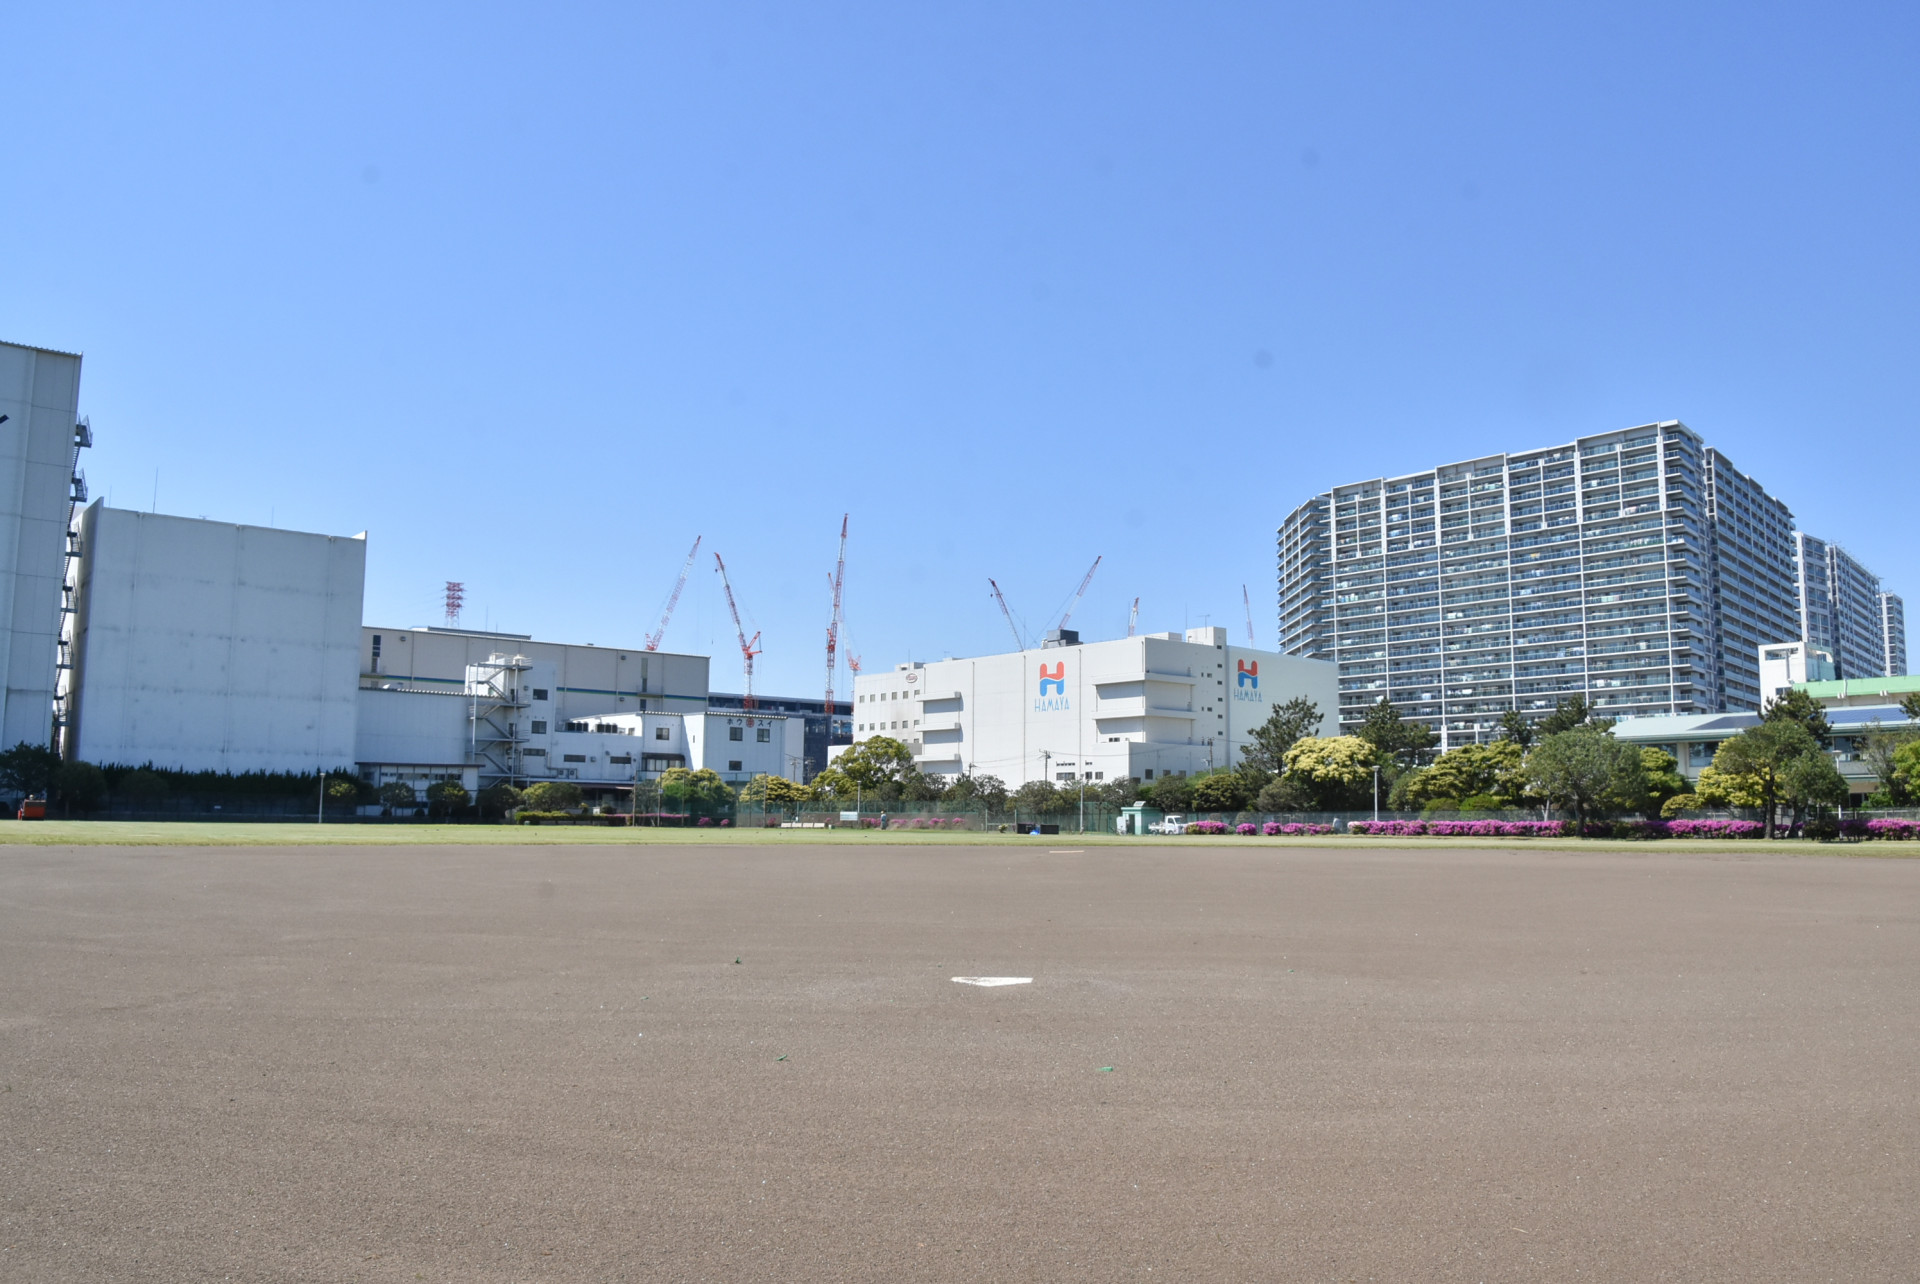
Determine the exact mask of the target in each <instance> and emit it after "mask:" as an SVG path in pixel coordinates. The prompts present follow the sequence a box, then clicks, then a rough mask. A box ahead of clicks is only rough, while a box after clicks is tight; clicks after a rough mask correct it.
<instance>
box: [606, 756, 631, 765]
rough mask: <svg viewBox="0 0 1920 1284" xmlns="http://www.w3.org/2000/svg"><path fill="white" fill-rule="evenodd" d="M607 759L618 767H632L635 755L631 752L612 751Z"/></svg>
mask: <svg viewBox="0 0 1920 1284" xmlns="http://www.w3.org/2000/svg"><path fill="white" fill-rule="evenodd" d="M607 761H608V762H610V763H612V764H613V765H614V766H616V767H631V766H632V765H633V755H632V754H630V753H610V754H608V755H607Z"/></svg>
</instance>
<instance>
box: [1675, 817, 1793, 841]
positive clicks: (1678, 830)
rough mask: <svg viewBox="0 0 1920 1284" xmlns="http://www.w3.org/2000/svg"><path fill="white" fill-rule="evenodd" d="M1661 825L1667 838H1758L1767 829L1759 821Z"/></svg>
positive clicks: (1706, 821) (1713, 821) (1696, 821)
mask: <svg viewBox="0 0 1920 1284" xmlns="http://www.w3.org/2000/svg"><path fill="white" fill-rule="evenodd" d="M1653 823H1656V824H1659V825H1661V827H1662V828H1664V829H1665V830H1666V833H1665V834H1663V835H1661V836H1662V837H1665V838H1758V837H1760V836H1761V835H1762V834H1764V833H1766V832H1767V827H1766V826H1765V825H1762V824H1761V823H1760V822H1759V821H1757V820H1669V821H1660V822H1653Z"/></svg>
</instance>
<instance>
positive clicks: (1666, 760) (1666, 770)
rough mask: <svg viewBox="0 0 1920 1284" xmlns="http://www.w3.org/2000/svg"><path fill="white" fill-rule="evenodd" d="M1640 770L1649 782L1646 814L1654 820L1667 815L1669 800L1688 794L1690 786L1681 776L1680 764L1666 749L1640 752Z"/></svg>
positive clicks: (1649, 749) (1646, 749)
mask: <svg viewBox="0 0 1920 1284" xmlns="http://www.w3.org/2000/svg"><path fill="white" fill-rule="evenodd" d="M1640 768H1641V771H1642V772H1643V773H1644V774H1645V776H1646V780H1647V797H1646V805H1645V809H1644V814H1645V815H1646V817H1647V819H1649V820H1652V819H1654V818H1655V817H1656V816H1663V815H1665V814H1666V805H1667V800H1668V799H1670V798H1675V797H1678V796H1679V795H1681V794H1684V793H1687V792H1689V790H1690V786H1689V785H1688V784H1687V778H1686V777H1685V776H1683V775H1681V774H1680V763H1679V761H1678V760H1677V759H1675V758H1674V756H1673V755H1672V754H1670V753H1668V752H1667V751H1666V750H1665V749H1655V748H1654V747H1653V746H1651V745H1645V746H1642V748H1641V750H1640Z"/></svg>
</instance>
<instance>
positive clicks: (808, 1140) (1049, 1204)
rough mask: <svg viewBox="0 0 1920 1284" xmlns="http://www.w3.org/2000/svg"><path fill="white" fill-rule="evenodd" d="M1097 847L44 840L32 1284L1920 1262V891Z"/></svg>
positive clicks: (16, 859)
mask: <svg viewBox="0 0 1920 1284" xmlns="http://www.w3.org/2000/svg"><path fill="white" fill-rule="evenodd" d="M1070 847H1071V844H1070V842H1062V843H1058V844H1056V845H1055V847H1054V849H1052V850H1051V851H1050V850H1049V849H1048V848H1041V847H1035V848H1027V849H1011V848H1008V847H983V848H965V847H912V848H897V849H889V848H881V847H876V846H874V845H872V844H868V843H863V844H861V845H860V846H859V847H858V848H835V847H827V846H814V847H805V848H799V847H795V848H779V847H737V848H729V847H722V846H713V845H709V846H702V847H699V848H674V847H663V846H650V847H647V848H644V849H633V848H628V849H620V848H607V847H595V846H584V845H583V846H573V847H540V848H531V849H515V848H510V847H497V846H495V847H485V848H461V847H411V848H405V849H383V848H377V847H365V846H359V847H343V848H294V847H281V848H274V849H262V850H249V849H243V848H170V849H164V850H162V849H153V850H146V849H139V848H128V847H92V848H81V849H62V848H54V847H7V848H0V968H4V972H0V976H4V985H3V986H0V1279H4V1280H9V1281H11V1280H23V1281H24V1280H33V1281H65V1280H72V1281H119V1280H168V1281H172V1280H191V1281H198V1280H226V1279H233V1280H271V1281H282V1280H288V1281H291V1280H299V1281H309V1280H310V1281H334V1280H380V1281H385V1280H396V1281H407V1280H418V1279H424V1280H433V1281H509V1280H510V1281H529V1280H596V1281H597V1280H633V1281H642V1280H644V1281H656V1280H658V1281H670V1280H700V1281H707V1280H714V1281H719V1280H726V1281H748V1280H783V1281H811V1280H828V1279H832V1280H875V1281H878V1280H887V1281H893V1280H958V1279H967V1280H974V1279H996V1280H1100V1281H1110V1280H1117V1279H1129V1280H1156V1279H1159V1280H1181V1279H1220V1280H1267V1279H1273V1280H1316V1281H1317V1280H1328V1281H1345V1280H1369V1279H1372V1280H1449V1281H1450V1280H1475V1281H1477V1280H1541V1279H1554V1280H1570V1279H1595V1280H1729V1281H1732V1280H1740V1281H1757V1280H1782V1281H1785V1280H1793V1281H1802V1280H1815V1279H1818V1280H1911V1279H1913V1278H1915V1277H1916V1275H1920V1241H1917V1240H1916V1238H1915V1236H1916V1233H1920V1218H1916V1215H1915V1211H1914V1210H1915V1209H1916V1208H1920V862H1913V861H1841V860H1819V861H1810V860H1794V859H1783V858H1780V857H1777V856H1769V855H1749V854H1745V853H1741V854H1738V855H1736V854H1735V853H1732V852H1729V853H1728V854H1727V855H1726V856H1724V857H1712V856H1702V855H1691V854H1673V853H1664V852H1661V851H1659V850H1657V849H1649V850H1646V851H1644V852H1632V853H1626V854H1615V853H1591V854H1590V853H1584V852H1580V853H1569V852H1564V851H1526V850H1516V849H1513V848H1505V849H1500V850H1497V851H1488V850H1481V849H1476V848H1471V847H1459V846H1449V847H1445V848H1441V847H1437V846H1435V847H1423V848H1420V849H1418V850H1404V849H1391V848H1367V849H1355V848H1351V847H1348V848H1342V849H1336V850H1327V849H1319V848H1311V847H1292V848H1286V849H1274V848H1264V849H1259V850H1234V849H1231V848H1227V847H1212V846H1210V847H1205V848H1200V847H1186V848H1181V847H1178V846H1166V847H1149V846H1143V845H1135V846H1130V847H1124V848H1115V847H1104V848H1096V849H1090V850H1088V851H1086V852H1083V853H1078V854H1075V853H1073V852H1071V851H1070V850H1067V849H1069V848H1070ZM736 960H738V961H737V962H736ZM971 975H988V976H1022V977H1032V978H1033V981H1032V983H1031V984H1023V985H1009V986H1002V987H996V988H981V987H975V986H969V985H957V984H955V983H954V982H953V981H952V979H951V978H953V977H956V976H971Z"/></svg>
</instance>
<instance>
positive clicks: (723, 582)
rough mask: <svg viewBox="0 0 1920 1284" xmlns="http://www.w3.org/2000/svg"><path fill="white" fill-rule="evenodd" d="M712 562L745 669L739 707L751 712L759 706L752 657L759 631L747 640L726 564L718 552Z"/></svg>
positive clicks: (757, 652)
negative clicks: (738, 640) (744, 685)
mask: <svg viewBox="0 0 1920 1284" xmlns="http://www.w3.org/2000/svg"><path fill="white" fill-rule="evenodd" d="M713 564H714V567H715V569H717V570H718V571H719V572H720V587H721V588H723V589H725V590H726V594H727V610H729V611H731V612H732V613H733V631H734V632H735V633H737V634H738V635H739V637H740V664H741V668H742V669H744V670H745V672H746V677H747V689H746V692H745V694H744V695H742V696H741V698H740V707H741V708H743V709H745V710H746V711H747V712H748V713H752V712H753V711H754V710H755V709H757V708H759V707H760V706H759V705H758V704H756V703H755V702H754V699H753V657H754V656H756V655H759V654H760V652H759V650H758V645H759V642H760V634H759V631H758V630H756V631H755V632H754V635H753V641H751V642H749V641H747V628H746V626H745V625H744V624H742V623H740V608H739V607H737V606H735V605H734V604H733V585H732V584H730V583H729V582H728V581H727V564H726V563H725V562H723V561H721V560H720V554H718V553H715V554H714V555H713Z"/></svg>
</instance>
